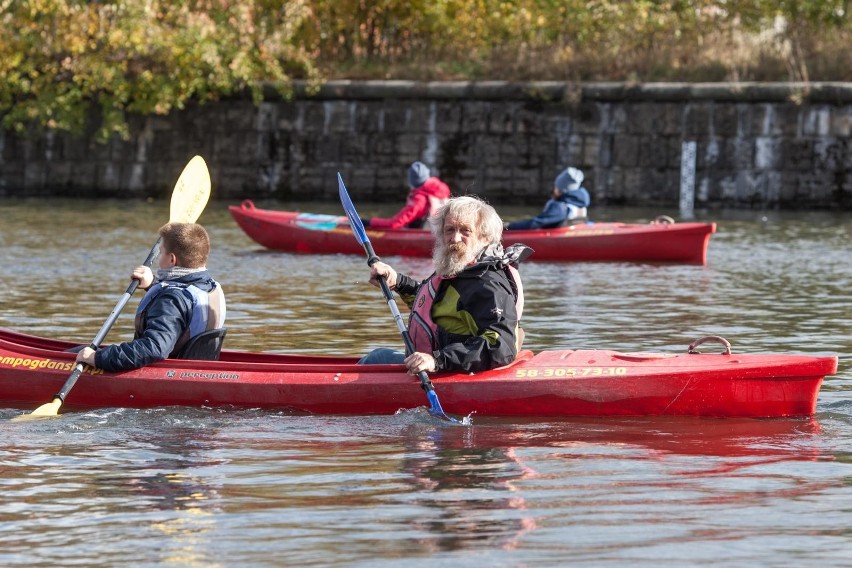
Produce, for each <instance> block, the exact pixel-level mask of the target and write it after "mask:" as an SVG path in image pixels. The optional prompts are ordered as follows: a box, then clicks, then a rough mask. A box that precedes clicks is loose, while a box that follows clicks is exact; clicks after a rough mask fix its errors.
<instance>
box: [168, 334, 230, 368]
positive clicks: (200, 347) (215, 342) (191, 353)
mask: <svg viewBox="0 0 852 568" xmlns="http://www.w3.org/2000/svg"><path fill="white" fill-rule="evenodd" d="M226 333H228V329H227V328H225V327H223V328H220V329H210V330H208V331H205V332H203V333H199V334H198V335H196V336H195V337H193V338H192V339H190V340H189V342H187V344H186V345H185V346H184V348H183V349H181V351H180V353H178V354H177V356H175V359H194V360H198V361H218V360H219V354H220V353H221V352H222V344H224V343H225V334H226Z"/></svg>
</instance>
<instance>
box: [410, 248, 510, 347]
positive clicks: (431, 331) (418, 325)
mask: <svg viewBox="0 0 852 568" xmlns="http://www.w3.org/2000/svg"><path fill="white" fill-rule="evenodd" d="M503 270H505V271H506V275H507V276H508V277H509V282H510V283H511V284H512V287H513V288H514V292H515V310H516V311H517V313H518V322H520V321H521V315H522V314H523V311H524V287H523V284H521V275H520V273H519V272H518V269H517V268H515V267H514V266H511V265H507V266H506V267H505V268H504V269H503ZM443 280H445V278H444V277H443V276H440V275H438V274H435V275H434V276H432V277H431V278H430V279H429V280H427V281H426V282H424V283H423V285H422V286H420V289H419V290H418V291H417V295H416V296H415V297H414V304H413V305H412V308H411V317H410V318H409V320H408V335H409V336H410V337H411V342H412V343H413V344H414V350H415V351H417V352H419V353H432V352H433V351H437V350H438V347H439V346H438V344H437V339H436V337H437V331H438V324H436V323H435V321H434V320H433V319H432V306H433V305H434V304H435V297H436V296H437V295H438V291H439V290H440V289H441V281H443Z"/></svg>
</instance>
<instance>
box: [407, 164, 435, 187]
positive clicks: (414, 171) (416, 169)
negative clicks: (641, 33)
mask: <svg viewBox="0 0 852 568" xmlns="http://www.w3.org/2000/svg"><path fill="white" fill-rule="evenodd" d="M430 177H431V174H430V173H429V168H428V167H426V164H424V163H423V162H414V163H413V164H411V167H410V168H408V185H410V186H411V187H420V186H421V185H423V184H424V183H426V180H427V179H429V178H430Z"/></svg>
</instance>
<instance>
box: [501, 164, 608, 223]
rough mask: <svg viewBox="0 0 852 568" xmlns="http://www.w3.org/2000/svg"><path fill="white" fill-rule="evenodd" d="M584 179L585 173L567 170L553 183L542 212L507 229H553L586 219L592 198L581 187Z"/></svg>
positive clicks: (575, 169) (571, 169)
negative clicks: (551, 191)
mask: <svg viewBox="0 0 852 568" xmlns="http://www.w3.org/2000/svg"><path fill="white" fill-rule="evenodd" d="M583 177H584V176H583V172H582V171H580V170H578V169H577V168H566V169H565V170H564V171H563V172H562V173H560V174H559V175H558V176H556V179H555V180H554V181H553V194H552V196H551V198H550V199H549V200H548V201H547V203H545V205H544V209H543V210H542V212H541V213H539V214H538V215H536V216H535V217H533V218H532V219H525V220H523V221H514V222H512V223H509V224H507V225H506V229H507V230H509V231H517V230H520V229H552V228H554V227H561V226H562V225H563V224H564V223H565V222H566V221H569V220H571V219H578V218H581V217H586V216H587V208H588V207H589V204H590V203H591V198H590V197H589V192H588V191H587V190H586V188H584V187H582V185H581V184H582V183H583Z"/></svg>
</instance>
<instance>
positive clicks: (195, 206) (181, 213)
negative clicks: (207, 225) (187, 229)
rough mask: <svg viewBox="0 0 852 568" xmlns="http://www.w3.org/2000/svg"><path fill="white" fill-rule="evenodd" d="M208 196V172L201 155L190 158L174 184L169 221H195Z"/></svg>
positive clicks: (202, 209) (205, 204)
mask: <svg viewBox="0 0 852 568" xmlns="http://www.w3.org/2000/svg"><path fill="white" fill-rule="evenodd" d="M209 198H210V172H209V171H207V164H206V163H205V162H204V158H202V157H201V156H195V157H194V158H192V159H191V160H190V161H189V163H188V164H186V167H185V168H184V169H183V172H182V173H181V174H180V177H179V178H178V180H177V183H176V184H175V190H174V191H173V192H172V203H171V208H170V209H169V223H195V221H197V220H198V218H199V217H200V216H201V213H202V212H203V211H204V208H205V207H206V206H207V200H208V199H209Z"/></svg>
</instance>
